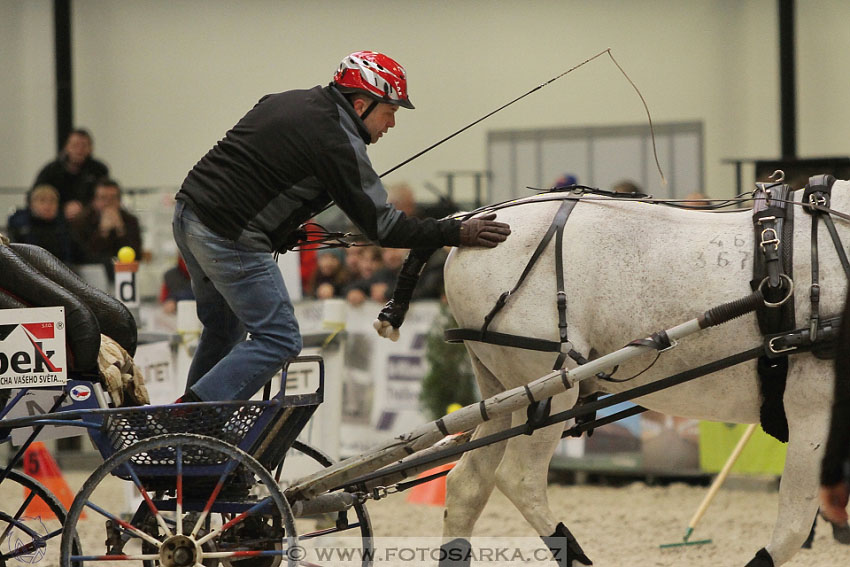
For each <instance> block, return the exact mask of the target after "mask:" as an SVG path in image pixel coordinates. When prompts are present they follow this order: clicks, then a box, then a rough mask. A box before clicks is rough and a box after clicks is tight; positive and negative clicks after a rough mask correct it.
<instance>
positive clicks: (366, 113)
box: [360, 100, 378, 120]
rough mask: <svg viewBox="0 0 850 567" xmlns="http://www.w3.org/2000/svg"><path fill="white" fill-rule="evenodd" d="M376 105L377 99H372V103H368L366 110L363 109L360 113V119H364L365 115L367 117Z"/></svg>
mask: <svg viewBox="0 0 850 567" xmlns="http://www.w3.org/2000/svg"><path fill="white" fill-rule="evenodd" d="M376 106H378V101H377V100H373V101H372V104H370V105H369V106H368V107H367V108H366V110H364V111H363V114H361V115H360V120H366V117H367V116H369V114H370V113H371V112H372V111H373V110H375V107H376Z"/></svg>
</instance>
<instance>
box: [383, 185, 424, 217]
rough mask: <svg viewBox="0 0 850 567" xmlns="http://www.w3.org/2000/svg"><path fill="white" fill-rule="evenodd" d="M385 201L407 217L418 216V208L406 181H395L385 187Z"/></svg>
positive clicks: (411, 189)
mask: <svg viewBox="0 0 850 567" xmlns="http://www.w3.org/2000/svg"><path fill="white" fill-rule="evenodd" d="M387 203H389V204H391V205H392V206H394V207H395V208H396V209H398V210H399V211H401V212H403V213H404V214H406V215H407V216H409V217H414V218H418V217H419V214H418V213H419V209H418V207H417V206H416V199H415V198H414V197H413V188H412V187H411V186H410V185H408V184H407V183H397V184H395V185H390V186H389V187H387Z"/></svg>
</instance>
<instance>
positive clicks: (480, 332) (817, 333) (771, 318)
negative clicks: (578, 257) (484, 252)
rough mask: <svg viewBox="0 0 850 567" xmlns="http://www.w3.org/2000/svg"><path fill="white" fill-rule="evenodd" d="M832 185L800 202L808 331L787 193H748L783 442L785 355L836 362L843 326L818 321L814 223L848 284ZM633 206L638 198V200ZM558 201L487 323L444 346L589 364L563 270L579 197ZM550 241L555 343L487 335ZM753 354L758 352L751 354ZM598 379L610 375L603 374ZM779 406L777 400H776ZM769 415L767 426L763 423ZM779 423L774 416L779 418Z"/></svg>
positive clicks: (778, 189) (770, 396) (765, 408)
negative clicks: (570, 326) (577, 343)
mask: <svg viewBox="0 0 850 567" xmlns="http://www.w3.org/2000/svg"><path fill="white" fill-rule="evenodd" d="M834 182H835V178H834V177H832V176H831V175H817V176H813V177H811V178H810V179H809V183H808V184H807V185H806V189H805V192H804V195H803V200H804V203H803V210H804V211H805V212H806V213H808V214H810V215H811V216H812V239H811V240H812V242H811V254H812V285H811V288H810V290H809V300H810V303H811V315H810V318H809V322H808V323H809V324H808V325H807V326H806V327H804V328H795V327H796V323H795V316H794V301H793V293H794V289H793V278H792V275H793V271H792V270H793V261H792V251H793V243H792V237H793V218H794V215H793V206H792V201H791V199H790V196H791V188H790V186H788V185H785V184H783V183H781V180H780V182H777V183H771V184H762V183H759V184H757V189H756V190H755V192H754V193H753V200H754V206H753V226H754V229H755V232H756V239H755V252H756V253H755V259H754V265H753V280H752V281H751V282H750V285H751V287H752V289H753V290H755V289H761V290H762V292H763V294H764V297H765V305H764V306H763V307H762V308H760V309H758V310H757V318H758V322H759V328H760V330H761V332H762V335H763V336H764V346H763V349H762V350H761V351H760V352H759V355H760V356H758V358H759V364H758V369H759V375H760V378H761V384H762V397H763V405H762V424H763V426H765V430H766V431H767V432H768V433H770V434H771V435H774V436H775V437H777V438H778V439H780V440H782V441H786V440H787V438H788V429H787V428H788V426H787V421H786V420H785V415H784V406H783V405H782V393H783V392H784V390H785V377H786V376H787V370H788V359H787V357H788V354H791V353H795V352H807V351H812V352H813V354H814V355H815V356H818V357H819V358H831V357H832V356H834V346H835V345H834V342H835V338H836V337H837V335H838V329H839V327H840V323H841V317H840V316H833V317H828V318H822V317H821V315H820V309H819V303H820V284H819V266H818V242H817V230H818V222H819V221H820V220H823V222H824V224H825V225H826V227H827V230H828V231H829V233H830V236H831V238H832V241H833V244H834V246H835V249H836V251H837V253H838V256H839V259H840V261H841V264H842V266H843V268H844V271H845V274H846V276H847V278H848V281H850V261H848V258H847V255H846V253H845V252H844V249H843V247H842V244H841V240H840V238H839V236H838V233H837V231H836V230H835V225H834V223H833V221H832V218H831V216H830V214H829V213H828V209H829V204H830V192H831V189H832V184H833V183H834ZM637 198H638V199H639V198H640V197H637ZM561 199H562V200H563V201H562V203H561V206H560V207H559V209H558V211H557V213H556V214H555V217H554V218H553V220H552V223H551V224H550V226H549V228H548V230H547V231H546V233H545V234H544V235H543V238H542V239H541V241H540V243H539V244H538V246H537V248H536V249H535V251H534V253H533V254H532V255H531V258H530V259H529V261H528V263H527V264H526V266H525V268H524V269H523V271H522V273H521V275H520V277H519V279H518V280H517V282H516V284H515V285H514V286H513V288H511V289H510V290H509V291H506V292H504V293H502V294H501V295H500V296H499V299H498V300H497V301H496V304H495V305H494V306H493V308H492V309H491V310H490V312H489V313H488V314H487V315H486V316H485V318H484V324H483V325H482V327H481V328H480V329H448V330H446V331H445V339H446V341H448V342H452V343H456V342H462V341H466V340H471V341H478V342H484V343H488V344H494V345H499V346H510V347H515V348H521V349H525V350H534V351H540V352H553V353H557V358H556V361H555V364H554V367H553V369H554V370H558V369H561V368H563V365H564V362H565V361H566V357H567V356H569V357H570V358H572V359H573V360H574V361H575V362H576V363H577V364H579V365H581V364H584V363H586V362H587V359H586V358H585V357H584V356H582V355H581V353H579V352H577V351H576V350H575V349H574V348H573V346H572V344H571V343H570V341H569V338H568V334H567V301H566V298H567V296H566V290H565V285H564V271H563V233H564V226H565V225H566V222H567V220H568V218H569V215H570V213H571V212H572V210H573V209H574V208H575V205H576V203H577V202H578V201H579V200H580V196H575V195H574V196H569V195H564V196H562V197H561ZM553 237H555V278H556V290H557V293H556V298H555V302H556V306H557V309H558V330H559V340H558V341H552V340H547V339H539V338H534V337H525V336H519V335H513V334H508V333H500V332H496V331H491V330H489V327H490V324H491V323H492V322H493V319H494V318H495V317H496V315H497V314H498V313H499V312H500V311H501V310H502V308H504V306H505V305H506V304H507V302H508V301H509V300H510V298H511V296H512V295H514V294H515V293H516V292H517V291H518V290H519V289H520V287H521V286H522V283H523V282H524V281H525V279H526V277H527V276H528V274H529V273H530V272H531V270H532V268H533V267H534V265H535V264H536V262H537V260H538V259H539V258H540V256H541V255H542V254H543V252H544V251H545V249H546V248H547V246H548V244H549V242H551V240H552V238H553ZM636 343H639V344H644V345H651V346H653V347H655V348H656V349H657V350H659V351H661V350H664V349H666V348H669V347H670V346H671V345H670V342H669V339H667V338H666V337H665V336H661V335H658V334H656V335H653V336H652V337H650V338H649V339H639V340H638V341H636ZM754 352H755V351H754ZM599 377H600V378H603V379H606V378H607V379H610V376H607V375H603V374H600V375H599ZM777 400H778V401H777ZM770 415H772V416H773V418H772V419H773V422H775V423H771V419H767V416H770ZM777 416H779V417H777Z"/></svg>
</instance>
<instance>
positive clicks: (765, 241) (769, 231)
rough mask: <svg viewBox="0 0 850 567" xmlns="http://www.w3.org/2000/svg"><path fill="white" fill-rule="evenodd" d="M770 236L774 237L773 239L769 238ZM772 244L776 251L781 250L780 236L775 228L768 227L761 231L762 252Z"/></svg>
mask: <svg viewBox="0 0 850 567" xmlns="http://www.w3.org/2000/svg"><path fill="white" fill-rule="evenodd" d="M770 218H773V217H770ZM759 224H761V221H759ZM768 236H773V238H768ZM770 244H773V249H774V251H776V250H779V235H778V234H777V233H776V229H775V228H773V227H767V228H765V229H764V230H762V231H761V247H762V250H764V249H765V248H766V247H767V246H768V245H770Z"/></svg>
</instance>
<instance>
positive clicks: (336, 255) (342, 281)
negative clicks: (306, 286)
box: [310, 248, 351, 299]
mask: <svg viewBox="0 0 850 567" xmlns="http://www.w3.org/2000/svg"><path fill="white" fill-rule="evenodd" d="M343 254H344V252H343V251H342V249H340V248H331V249H328V250H321V251H319V253H318V254H317V255H316V270H315V271H314V272H313V277H312V278H311V280H310V295H311V296H312V297H315V298H316V299H330V298H332V297H342V293H343V290H344V289H345V288H346V286H347V285H348V284H349V283H350V282H351V277H350V275H349V273H348V269H347V268H346V267H345V265H344V264H343Z"/></svg>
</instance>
